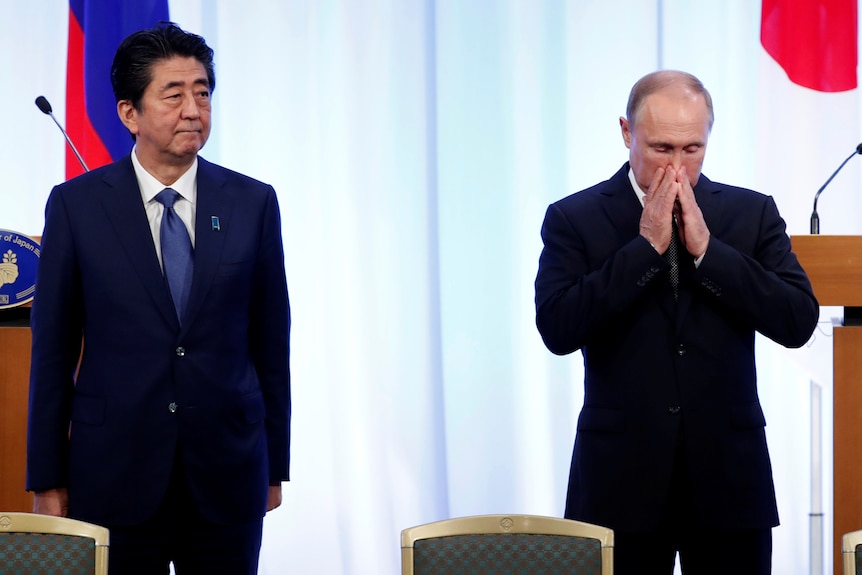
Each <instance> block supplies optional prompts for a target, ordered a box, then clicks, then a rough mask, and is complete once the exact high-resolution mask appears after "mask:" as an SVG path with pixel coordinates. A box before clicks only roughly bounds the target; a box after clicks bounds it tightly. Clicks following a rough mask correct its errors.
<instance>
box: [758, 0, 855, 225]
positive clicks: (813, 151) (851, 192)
mask: <svg viewBox="0 0 862 575" xmlns="http://www.w3.org/2000/svg"><path fill="white" fill-rule="evenodd" d="M760 41H761V44H762V46H763V50H762V52H761V54H760V61H759V65H758V66H759V74H758V78H757V83H758V85H757V90H756V93H757V97H758V102H757V111H758V121H757V127H756V129H757V133H756V134H754V136H756V142H757V151H756V158H757V170H756V171H757V185H758V189H759V190H761V191H763V192H765V193H768V194H770V195H772V196H774V197H775V199H776V202H778V204H779V208H780V209H781V212H782V215H783V216H784V217H785V220H787V224H788V231H789V232H790V233H791V234H794V235H798V234H806V233H808V231H809V222H810V216H811V212H812V208H813V199H814V194H815V193H816V191H817V190H818V189H819V188H820V186H822V185H823V183H824V182H825V181H826V180H827V179H828V178H829V176H830V175H831V174H832V172H833V171H834V170H835V169H836V168H837V167H838V166H839V165H840V164H841V162H842V161H843V160H844V159H845V158H847V157H848V156H849V155H850V154H852V153H853V151H854V149H855V148H856V145H857V144H859V142H860V141H862V134H860V132H862V130H860V110H859V108H860V101H859V93H858V90H857V73H856V67H857V0H763V2H762V11H761V22H760ZM860 173H862V172H860V166H859V163H858V161H857V162H852V161H851V162H850V163H849V164H848V165H847V166H846V167H845V168H844V169H843V170H842V171H841V173H840V174H839V175H838V176H837V177H836V178H835V180H833V181H832V182H831V183H830V184H829V187H828V188H827V189H826V190H824V192H823V194H822V195H821V197H820V200H819V202H818V205H817V211H818V213H819V215H820V222H821V223H820V229H821V233H823V234H847V233H850V234H852V233H859V232H860V231H862V201H860V197H862V180H860Z"/></svg>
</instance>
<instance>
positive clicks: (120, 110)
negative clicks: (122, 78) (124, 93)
mask: <svg viewBox="0 0 862 575" xmlns="http://www.w3.org/2000/svg"><path fill="white" fill-rule="evenodd" d="M117 116H119V117H120V121H121V122H122V123H123V125H124V126H125V127H126V129H127V130H129V132H131V133H132V135H133V136H137V135H138V111H137V110H135V107H134V106H133V105H132V101H131V100H120V101H119V102H117Z"/></svg>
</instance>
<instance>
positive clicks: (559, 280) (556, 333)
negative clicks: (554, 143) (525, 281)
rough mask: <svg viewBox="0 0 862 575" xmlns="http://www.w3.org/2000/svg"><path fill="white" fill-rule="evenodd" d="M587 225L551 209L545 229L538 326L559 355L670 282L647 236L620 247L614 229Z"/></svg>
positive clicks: (635, 237)
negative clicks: (665, 279) (659, 283)
mask: <svg viewBox="0 0 862 575" xmlns="http://www.w3.org/2000/svg"><path fill="white" fill-rule="evenodd" d="M587 218H588V219H590V218H592V216H587ZM597 218H598V216H596V217H595V219H597ZM583 220H584V218H581V219H580V220H578V224H577V225H575V224H573V222H572V221H571V219H570V217H569V214H567V213H566V212H564V211H563V209H561V208H560V207H559V205H558V204H552V205H551V206H550V207H549V208H548V210H547V213H546V214H545V221H544V223H543V225H542V240H543V242H544V248H543V250H542V255H541V256H540V258H539V271H538V274H537V275H536V284H535V287H536V325H537V327H538V329H539V333H540V334H541V336H542V339H543V340H544V342H545V345H546V346H547V347H548V349H549V350H550V351H551V352H553V353H555V354H558V355H563V354H567V353H571V352H573V351H575V350H577V349H580V348H581V347H582V346H584V345H585V344H586V343H587V341H588V340H589V339H591V338H592V337H593V336H595V335H598V334H601V332H602V330H605V329H610V328H609V326H611V325H613V323H614V320H615V319H617V318H619V317H621V316H623V315H625V314H626V313H629V312H630V311H631V309H632V308H633V307H635V306H636V305H637V304H638V302H640V301H642V300H643V298H644V296H645V295H646V294H647V293H648V292H649V291H650V290H651V289H652V288H653V287H654V286H655V285H656V284H657V282H659V281H662V279H663V278H666V274H667V270H668V268H669V265H668V263H667V262H666V261H665V259H664V258H663V257H662V256H661V255H660V254H659V253H658V252H656V250H655V248H653V247H652V246H651V245H650V244H649V242H648V241H647V240H646V239H645V238H644V237H643V236H641V235H639V234H637V233H634V234H633V235H632V236H631V239H628V240H622V243H620V242H621V240H620V239H618V238H619V236H618V234H617V233H616V230H614V229H613V228H612V227H611V225H610V224H608V226H607V227H606V229H604V230H602V229H601V224H600V223H598V222H597V221H593V223H592V225H590V226H587V225H585V224H583ZM585 230H586V231H587V232H588V234H589V237H587V235H586V234H585V233H584V231H585Z"/></svg>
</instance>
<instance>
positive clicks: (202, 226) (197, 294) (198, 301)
mask: <svg viewBox="0 0 862 575" xmlns="http://www.w3.org/2000/svg"><path fill="white" fill-rule="evenodd" d="M225 184H226V179H225V177H224V174H223V173H222V172H221V171H220V170H219V169H218V168H217V167H215V166H214V165H213V164H210V163H209V162H207V161H206V160H204V159H203V158H201V157H198V176H197V204H198V205H197V208H196V214H195V255H194V258H195V260H194V261H195V270H194V277H193V279H192V288H191V293H190V294H189V302H188V309H187V310H186V316H185V318H184V320H183V326H184V329H185V327H187V326H189V325H190V324H191V323H192V322H193V321H194V318H195V315H197V312H198V311H199V310H200V308H201V305H202V303H203V301H204V299H205V298H206V295H207V292H208V291H209V289H210V286H212V283H213V280H214V278H215V274H216V271H217V270H218V266H219V263H220V262H221V256H222V250H223V249H224V242H225V237H226V235H227V234H226V232H227V230H229V229H230V220H231V214H232V213H233V206H234V198H233V196H232V194H231V193H230V192H229V191H228V190H227V189H226V188H225ZM213 218H218V226H216V225H215V224H214V222H213Z"/></svg>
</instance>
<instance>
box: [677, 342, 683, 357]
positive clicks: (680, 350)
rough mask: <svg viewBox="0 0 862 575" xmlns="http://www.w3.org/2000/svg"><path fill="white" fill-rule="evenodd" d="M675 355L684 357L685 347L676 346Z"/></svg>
mask: <svg viewBox="0 0 862 575" xmlns="http://www.w3.org/2000/svg"><path fill="white" fill-rule="evenodd" d="M676 353H677V355H685V346H684V345H683V344H679V345H678V346H676Z"/></svg>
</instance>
